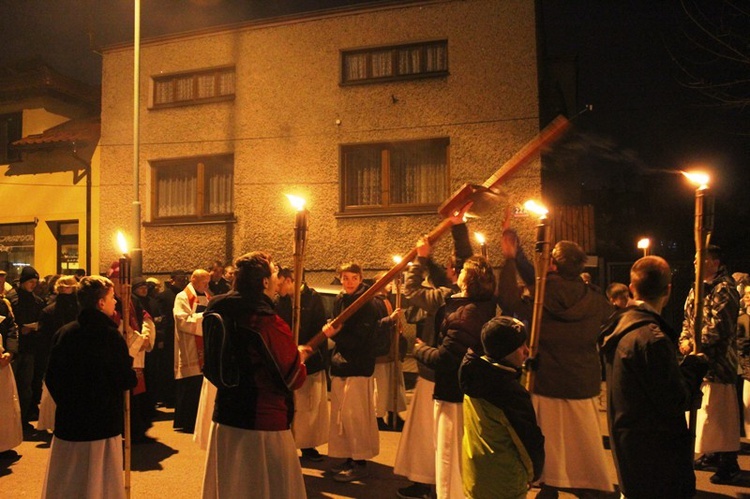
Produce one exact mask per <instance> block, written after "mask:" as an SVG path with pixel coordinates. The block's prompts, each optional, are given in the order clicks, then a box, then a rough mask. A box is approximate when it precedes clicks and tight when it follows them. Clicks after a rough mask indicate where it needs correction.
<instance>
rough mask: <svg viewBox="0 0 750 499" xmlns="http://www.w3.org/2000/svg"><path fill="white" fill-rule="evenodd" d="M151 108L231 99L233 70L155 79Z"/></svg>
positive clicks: (199, 72) (232, 94)
mask: <svg viewBox="0 0 750 499" xmlns="http://www.w3.org/2000/svg"><path fill="white" fill-rule="evenodd" d="M153 80H154V101H153V102H154V104H153V107H155V108H160V107H173V106H185V105H191V104H199V103H201V102H216V101H222V100H232V99H234V66H232V67H222V68H214V69H206V70H203V71H194V72H190V73H178V74H172V75H166V76H156V77H154V79H153Z"/></svg>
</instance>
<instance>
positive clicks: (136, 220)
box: [131, 0, 143, 277]
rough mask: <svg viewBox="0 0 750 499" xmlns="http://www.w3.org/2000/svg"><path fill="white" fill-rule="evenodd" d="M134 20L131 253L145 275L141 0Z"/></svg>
mask: <svg viewBox="0 0 750 499" xmlns="http://www.w3.org/2000/svg"><path fill="white" fill-rule="evenodd" d="M133 11H134V19H133V250H132V252H131V258H132V262H133V263H132V264H133V275H134V276H135V277H140V276H141V275H143V249H142V248H141V201H140V161H139V159H140V146H141V141H140V116H141V93H140V75H141V0H134V9H133Z"/></svg>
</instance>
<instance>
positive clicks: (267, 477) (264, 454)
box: [203, 252, 310, 499]
mask: <svg viewBox="0 0 750 499" xmlns="http://www.w3.org/2000/svg"><path fill="white" fill-rule="evenodd" d="M235 267H236V269H237V272H236V278H235V290H234V291H231V292H229V293H228V294H224V295H220V296H219V297H217V298H216V299H215V300H212V301H211V302H210V303H209V306H208V308H207V309H206V321H207V322H206V330H205V332H204V334H205V335H206V336H205V339H206V345H207V346H208V348H207V350H206V364H205V367H206V368H207V370H206V376H207V378H208V379H211V380H212V381H214V383H215V384H216V385H217V392H216V405H215V410H214V414H213V422H212V424H211V430H210V437H209V442H208V452H207V456H206V468H205V474H204V479H203V497H204V498H206V499H208V498H220V497H257V498H263V499H275V498H277V497H285V498H300V499H301V498H304V497H305V496H306V493H305V483H304V480H303V478H302V468H301V467H300V463H299V459H298V458H297V451H296V447H295V444H294V438H293V436H292V432H291V430H290V429H289V426H290V423H291V418H292V414H293V407H292V390H296V389H298V388H299V387H300V386H302V384H303V383H304V381H305V377H306V369H305V365H304V363H303V362H304V360H305V358H306V357H307V355H309V353H310V349H309V348H307V347H297V345H296V344H295V342H294V338H293V336H292V332H291V330H290V329H289V326H288V325H287V324H286V323H285V322H284V320H283V319H282V318H281V317H279V316H278V315H276V313H275V311H274V308H273V297H274V295H275V293H276V290H277V288H278V282H279V280H278V267H277V266H276V264H275V263H273V261H272V259H271V256H270V255H268V254H266V253H262V252H253V253H248V254H245V255H243V256H241V257H239V258H238V259H237V261H236V262H235ZM222 324H223V326H220V325H222ZM217 346H218V348H215V347H217ZM217 368H218V370H219V372H221V373H226V374H228V376H227V377H226V378H225V377H224V376H223V374H222V375H221V376H219V377H217V376H216V375H217ZM224 380H226V381H231V382H223V381H224Z"/></svg>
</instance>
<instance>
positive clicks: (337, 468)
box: [328, 458, 354, 475]
mask: <svg viewBox="0 0 750 499" xmlns="http://www.w3.org/2000/svg"><path fill="white" fill-rule="evenodd" d="M352 466H354V459H352V458H347V459H346V460H345V461H342V462H340V463H339V464H336V465H334V466H331V469H330V470H328V471H330V472H331V473H333V474H334V475H337V474H339V473H341V472H342V471H344V470H348V469H349V468H351V467H352Z"/></svg>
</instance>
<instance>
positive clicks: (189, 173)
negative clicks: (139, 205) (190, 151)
mask: <svg viewBox="0 0 750 499" xmlns="http://www.w3.org/2000/svg"><path fill="white" fill-rule="evenodd" d="M151 167H152V197H151V201H152V214H153V215H152V219H153V220H155V221H156V220H165V219H169V220H224V219H230V218H232V217H233V211H234V208H233V190H234V183H233V182H234V181H233V176H234V157H233V156H231V155H219V156H202V157H193V158H182V159H172V160H162V161H154V162H152V163H151Z"/></svg>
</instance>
